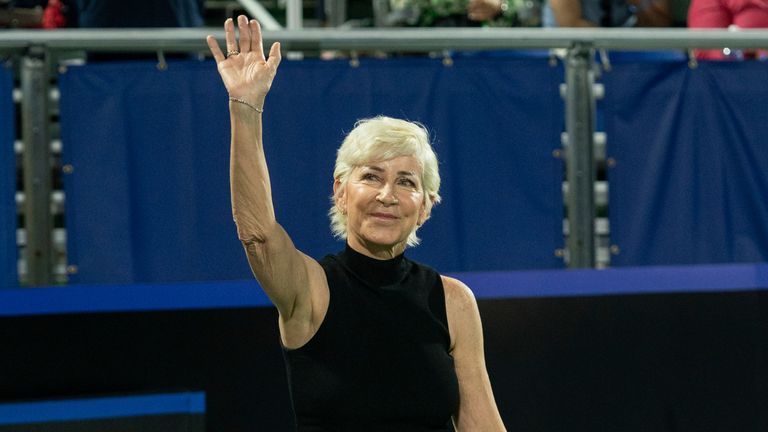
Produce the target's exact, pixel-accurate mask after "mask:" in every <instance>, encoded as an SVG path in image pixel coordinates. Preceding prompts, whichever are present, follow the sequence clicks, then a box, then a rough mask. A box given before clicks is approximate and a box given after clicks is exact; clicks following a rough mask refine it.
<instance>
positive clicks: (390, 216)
mask: <svg viewBox="0 0 768 432" xmlns="http://www.w3.org/2000/svg"><path fill="white" fill-rule="evenodd" d="M371 216H373V217H375V218H382V219H389V220H394V219H397V216H395V215H393V214H390V213H371Z"/></svg>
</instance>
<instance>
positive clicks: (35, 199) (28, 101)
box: [21, 50, 53, 286]
mask: <svg viewBox="0 0 768 432" xmlns="http://www.w3.org/2000/svg"><path fill="white" fill-rule="evenodd" d="M21 92H22V99H21V111H22V126H21V135H22V141H23V142H24V157H23V168H24V196H25V199H24V225H25V228H26V231H27V245H26V250H25V255H26V261H27V269H28V270H27V275H28V276H27V281H28V282H29V284H30V285H32V286H39V285H50V284H51V283H52V281H53V275H52V272H53V265H52V263H53V260H52V256H53V252H52V249H53V247H52V238H51V237H52V236H51V234H52V231H53V217H52V216H51V203H50V196H51V189H52V182H51V164H50V143H49V133H48V65H47V61H46V55H45V52H44V51H33V50H30V53H29V55H28V56H25V57H24V58H23V59H22V61H21Z"/></svg>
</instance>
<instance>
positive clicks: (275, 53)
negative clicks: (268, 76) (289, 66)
mask: <svg viewBox="0 0 768 432" xmlns="http://www.w3.org/2000/svg"><path fill="white" fill-rule="evenodd" d="M282 59H283V56H282V55H281V54H280V42H275V43H273V44H272V47H271V48H270V49H269V60H267V63H268V64H269V65H270V66H272V67H274V68H275V69H277V67H278V66H279V65H280V60H282Z"/></svg>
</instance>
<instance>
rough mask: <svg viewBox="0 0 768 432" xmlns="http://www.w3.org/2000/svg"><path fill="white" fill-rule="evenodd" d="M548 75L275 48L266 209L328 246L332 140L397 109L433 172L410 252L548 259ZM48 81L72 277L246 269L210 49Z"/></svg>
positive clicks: (505, 64) (452, 263)
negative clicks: (329, 57) (437, 167)
mask: <svg viewBox="0 0 768 432" xmlns="http://www.w3.org/2000/svg"><path fill="white" fill-rule="evenodd" d="M562 76H563V72H562V70H561V69H560V68H553V67H550V66H549V65H548V62H547V59H457V60H456V61H455V62H454V64H453V66H450V67H447V66H444V65H443V64H442V62H441V61H440V60H439V59H437V60H434V59H398V60H386V61H384V60H374V59H364V60H362V61H361V62H360V65H359V66H358V67H352V66H351V65H350V64H349V63H348V62H346V61H300V62H291V61H285V62H283V64H282V65H281V66H280V71H279V73H278V76H277V78H276V80H275V83H274V85H273V89H272V92H271V93H270V95H269V96H268V99H267V104H266V112H265V115H264V119H265V147H266V153H267V158H268V162H269V166H270V172H271V176H272V187H273V194H274V199H275V208H276V212H277V216H278V218H279V220H280V221H281V223H282V224H283V225H284V226H285V227H286V229H287V231H288V232H289V233H290V234H291V236H292V237H293V239H294V242H295V244H296V245H297V247H299V248H300V249H302V250H303V251H305V252H307V253H308V254H309V255H311V256H314V257H318V258H319V257H321V256H322V255H324V254H326V253H329V252H334V251H336V250H339V249H340V248H341V247H342V244H341V243H339V242H337V241H335V240H334V239H333V238H332V237H331V234H330V230H329V228H328V218H327V216H326V213H327V210H328V208H329V206H330V194H331V190H332V171H333V161H334V158H335V151H336V148H337V147H338V145H339V143H340V142H341V140H342V138H343V136H344V134H345V133H346V132H348V131H349V130H351V128H352V127H353V125H354V122H355V121H356V120H357V119H359V118H364V117H369V116H374V115H377V114H385V115H390V116H396V117H402V118H407V119H410V120H416V121H420V122H422V123H424V124H426V125H427V126H428V127H429V128H430V130H431V131H432V133H433V136H434V141H435V148H436V151H437V153H438V157H439V159H440V163H441V173H442V175H443V188H442V190H441V194H442V195H443V198H444V199H443V204H440V205H439V206H437V207H436V208H435V209H434V212H433V217H432V219H431V220H430V221H429V222H428V223H427V224H426V225H425V227H424V228H423V229H422V230H420V235H421V237H422V239H423V244H422V245H421V246H419V247H417V248H415V249H413V250H411V251H409V252H408V253H409V255H410V256H411V257H413V258H415V259H417V260H422V261H425V262H427V263H429V264H431V265H433V266H435V267H437V268H438V269H439V270H441V271H444V272H447V271H477V270H502V269H504V270H511V269H525V268H553V267H562V266H563V263H562V261H561V260H560V259H558V258H556V257H555V256H554V253H553V252H554V250H555V249H556V248H558V247H562V243H563V240H562V215H563V209H562V196H561V192H560V188H561V186H560V185H561V181H562V164H561V162H560V161H558V160H557V159H554V158H553V157H552V150H554V149H555V148H557V147H559V145H560V144H559V132H560V130H561V126H562V118H563V103H562V100H561V99H560V96H559V93H558V84H559V83H560V82H561V81H562ZM60 89H61V120H62V140H63V147H64V155H63V157H64V162H65V163H69V164H72V165H73V167H74V171H73V172H72V173H71V174H69V175H67V176H66V177H65V179H64V185H65V191H66V194H67V208H66V221H67V229H68V236H67V239H68V244H67V247H68V256H69V262H70V263H71V264H76V265H77V266H78V268H79V273H78V274H76V275H73V276H72V277H71V280H72V281H73V282H142V281H143V282H147V281H176V280H212V279H237V278H247V277H250V273H249V270H248V266H247V263H246V260H245V257H244V255H243V252H242V250H241V246H240V244H239V242H238V241H237V238H236V234H235V229H234V224H233V223H232V221H231V220H232V218H231V214H230V208H229V189H228V187H229V186H228V179H227V176H228V151H229V148H228V147H229V124H228V123H229V118H228V112H227V101H226V93H225V90H224V88H223V86H222V84H221V83H220V79H219V77H218V75H217V73H216V68H215V65H214V64H213V63H211V62H206V63H199V62H180V63H171V64H170V67H169V68H168V70H165V71H159V70H157V68H156V67H155V64H154V63H150V62H147V63H130V64H128V63H126V64H102V65H98V64H94V65H86V66H82V67H71V68H69V69H68V71H67V72H66V73H64V74H63V75H61V76H60Z"/></svg>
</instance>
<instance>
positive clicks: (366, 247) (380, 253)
mask: <svg viewBox="0 0 768 432" xmlns="http://www.w3.org/2000/svg"><path fill="white" fill-rule="evenodd" d="M347 244H348V245H349V247H350V248H352V249H353V250H354V251H355V252H357V253H359V254H363V255H365V256H367V257H369V258H373V259H378V260H388V259H392V258H395V257H396V256H398V255H402V254H403V252H405V242H400V243H396V244H394V245H382V244H377V243H372V242H370V241H365V240H362V239H358V238H356V237H350V238H348V239H347Z"/></svg>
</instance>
